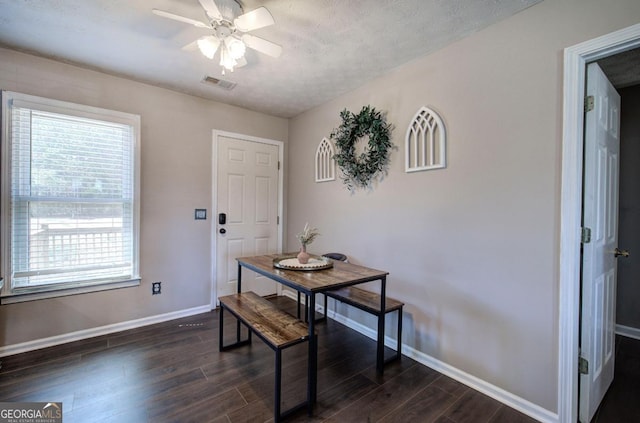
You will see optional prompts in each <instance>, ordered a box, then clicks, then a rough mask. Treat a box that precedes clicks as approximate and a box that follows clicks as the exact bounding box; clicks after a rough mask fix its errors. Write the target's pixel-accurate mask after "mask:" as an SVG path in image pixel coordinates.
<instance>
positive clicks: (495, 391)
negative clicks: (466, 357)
mask: <svg viewBox="0 0 640 423" xmlns="http://www.w3.org/2000/svg"><path fill="white" fill-rule="evenodd" d="M283 294H284V295H285V296H287V297H289V298H292V299H293V300H294V301H295V300H297V295H296V293H295V292H290V291H288V290H285V291H283ZM301 301H302V302H303V304H304V297H302V298H301ZM316 310H318V311H321V312H323V313H324V307H322V306H321V305H316ZM327 316H328V317H330V318H331V319H333V320H335V321H337V322H339V323H342V324H343V325H345V326H347V327H349V328H351V329H353V330H355V331H356V332H359V333H361V334H363V335H365V336H367V337H368V338H371V339H374V340H375V339H377V335H376V334H377V331H376V330H375V329H372V328H370V327H368V326H365V325H363V324H361V323H359V322H356V321H354V320H352V319H349V318H347V317H345V316H343V315H341V314H338V313H336V312H335V311H334V310H329V312H328V313H327ZM384 344H385V345H386V346H387V347H389V348H393V349H396V345H397V340H396V339H392V338H389V337H387V336H385V338H384ZM402 355H404V356H407V357H410V358H412V359H414V360H416V361H417V362H418V363H420V364H424V365H425V366H427V367H430V368H432V369H433V370H436V371H438V372H440V373H442V374H443V375H445V376H448V377H450V378H452V379H455V380H457V381H458V382H460V383H462V384H464V385H467V386H469V387H470V388H473V389H475V390H476V391H478V392H481V393H483V394H485V395H487V396H489V397H491V398H493V399H495V400H496V401H500V402H501V403H503V404H505V405H507V406H509V407H511V408H513V409H515V410H518V411H520V412H521V413H523V414H526V415H527V416H529V417H531V418H533V419H536V420H538V421H540V422H545V423H558V422H559V419H560V417H559V415H558V414H557V413H554V412H551V411H549V410H547V409H545V408H542V407H540V406H539V405H536V404H534V403H532V402H530V401H527V400H525V399H524V398H520V397H518V396H517V395H513V394H512V393H510V392H507V391H505V390H504V389H502V388H499V387H497V386H495V385H493V384H491V383H489V382H486V381H484V380H482V379H479V378H477V377H475V376H473V375H470V374H469V373H466V372H464V371H462V370H460V369H458V368H456V367H453V366H451V365H449V364H447V363H445V362H443V361H440V360H438V359H436V358H434V357H431V356H430V355H428V354H425V353H423V352H422V351H418V350H416V349H414V348H412V347H409V346H408V345H406V344H402Z"/></svg>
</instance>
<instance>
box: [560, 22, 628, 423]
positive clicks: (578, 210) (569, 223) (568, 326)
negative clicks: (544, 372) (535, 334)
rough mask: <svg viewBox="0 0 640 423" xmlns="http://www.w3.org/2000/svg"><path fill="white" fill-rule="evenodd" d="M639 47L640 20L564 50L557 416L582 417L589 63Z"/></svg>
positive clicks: (572, 419) (568, 419) (567, 419)
mask: <svg viewBox="0 0 640 423" xmlns="http://www.w3.org/2000/svg"><path fill="white" fill-rule="evenodd" d="M637 47H640V24H636V25H633V26H630V27H627V28H624V29H621V30H619V31H615V32H612V33H610V34H606V35H603V36H601V37H598V38H594V39H592V40H589V41H585V42H583V43H580V44H577V45H575V46H572V47H568V48H566V49H565V50H564V93H563V105H562V107H563V114H562V116H563V135H562V188H561V205H560V275H559V276H560V279H559V284H560V292H559V322H558V323H559V330H558V421H560V422H575V421H577V416H578V354H579V334H580V329H579V323H580V322H579V318H580V233H581V221H582V171H583V140H584V129H583V125H584V113H583V110H584V95H585V81H586V65H587V63H589V62H593V61H596V60H599V59H602V58H605V57H608V56H612V55H615V54H618V53H622V52H624V51H627V50H631V49H633V48H637Z"/></svg>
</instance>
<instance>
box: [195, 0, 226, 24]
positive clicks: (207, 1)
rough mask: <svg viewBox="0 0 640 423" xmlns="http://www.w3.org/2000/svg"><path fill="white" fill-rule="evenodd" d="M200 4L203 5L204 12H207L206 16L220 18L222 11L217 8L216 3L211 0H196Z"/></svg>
mask: <svg viewBox="0 0 640 423" xmlns="http://www.w3.org/2000/svg"><path fill="white" fill-rule="evenodd" d="M198 1H199V2H200V5H201V6H202V7H203V9H204V10H205V12H207V16H209V17H210V18H211V19H215V20H221V19H222V13H220V9H218V5H216V2H215V1H213V0H198Z"/></svg>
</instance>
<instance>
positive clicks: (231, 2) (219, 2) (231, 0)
mask: <svg viewBox="0 0 640 423" xmlns="http://www.w3.org/2000/svg"><path fill="white" fill-rule="evenodd" d="M214 1H215V3H216V6H218V10H219V11H220V14H221V15H222V17H223V18H224V20H225V21H227V22H228V23H229V24H230V25H233V24H232V22H233V20H234V19H235V18H237V17H238V16H240V15H242V6H240V4H239V3H238V2H237V1H235V0H214Z"/></svg>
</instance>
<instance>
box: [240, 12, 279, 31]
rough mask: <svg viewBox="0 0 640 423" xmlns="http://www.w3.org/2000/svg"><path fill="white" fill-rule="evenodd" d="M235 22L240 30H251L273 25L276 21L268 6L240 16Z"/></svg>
mask: <svg viewBox="0 0 640 423" xmlns="http://www.w3.org/2000/svg"><path fill="white" fill-rule="evenodd" d="M233 23H234V25H235V26H236V28H238V30H239V31H241V32H249V31H253V30H254V29H258V28H264V27H265V26H269V25H273V24H274V23H276V21H274V20H273V16H271V13H270V12H269V11H268V10H267V8H266V7H259V8H257V9H256V10H252V11H251V12H247V13H245V14H244V15H240V16H238V17H237V18H236V19H235V20H234V21H233Z"/></svg>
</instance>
